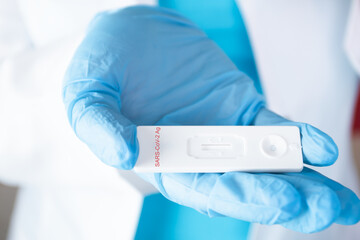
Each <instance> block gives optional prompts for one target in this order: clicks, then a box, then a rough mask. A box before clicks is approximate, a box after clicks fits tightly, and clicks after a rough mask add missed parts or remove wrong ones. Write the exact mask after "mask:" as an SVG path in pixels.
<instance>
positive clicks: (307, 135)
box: [253, 108, 339, 166]
mask: <svg viewBox="0 0 360 240" xmlns="http://www.w3.org/2000/svg"><path fill="white" fill-rule="evenodd" d="M253 124H254V125H281V126H297V127H299V130H300V134H301V143H302V150H303V159H304V163H306V164H310V165H313V166H329V165H332V164H333V163H334V162H335V161H336V159H337V158H338V155H339V152H338V148H337V146H336V144H335V142H334V141H333V139H332V138H331V137H330V136H328V135H327V134H325V133H324V132H322V131H320V130H319V129H317V128H315V127H313V126H311V125H309V124H305V123H299V122H292V121H289V120H287V119H285V118H283V117H281V116H279V115H277V114H275V113H273V112H271V111H269V110H268V109H265V108H264V109H262V110H260V111H259V113H258V114H257V116H256V118H255V119H254V122H253Z"/></svg>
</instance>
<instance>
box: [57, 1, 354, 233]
mask: <svg viewBox="0 0 360 240" xmlns="http://www.w3.org/2000/svg"><path fill="white" fill-rule="evenodd" d="M63 99H64V103H65V106H66V109H67V113H68V116H69V121H70V123H71V126H72V127H73V129H74V131H75V133H76V134H77V136H78V137H79V138H80V139H81V140H82V141H84V142H85V143H86V144H87V145H88V146H89V148H90V149H91V150H92V151H93V152H94V153H95V154H96V155H97V156H98V157H99V158H100V159H101V160H102V161H103V162H104V163H106V164H108V165H111V166H114V167H117V168H120V169H131V168H132V167H133V166H134V164H135V162H136V159H137V155H138V143H137V140H136V125H155V124H159V125H160V124H161V125H252V124H253V125H295V126H298V127H299V128H300V131H301V136H302V145H303V155H304V162H305V163H307V164H310V165H314V166H328V165H331V164H333V163H334V162H335V160H336V159H337V156H338V150H337V147H336V145H335V143H334V142H333V141H332V139H331V138H330V137H329V136H327V135H326V134H325V133H323V132H321V131H320V130H318V129H316V128H314V127H312V126H310V125H307V124H303V123H295V122H291V121H288V120H286V119H284V118H282V117H280V116H278V115H276V114H274V113H272V112H271V111H269V110H267V109H266V108H265V107H264V101H263V99H262V97H261V96H260V95H259V94H258V93H257V92H256V90H255V89H254V86H253V83H252V81H251V80H250V79H249V78H248V77H247V76H245V75H244V74H243V73H241V72H240V71H239V70H238V69H237V68H236V67H235V66H234V65H233V63H232V62H231V61H230V60H229V59H228V58H227V56H226V55H225V54H224V53H223V52H222V51H221V50H220V49H219V48H218V47H217V46H216V45H215V44H214V43H213V42H212V41H211V40H210V39H208V38H207V36H206V35H205V34H204V33H203V32H202V31H201V30H199V29H198V28H197V27H196V26H194V24H193V23H191V22H190V21H188V20H187V19H185V18H183V17H181V16H179V15H177V14H176V13H174V12H171V11H168V10H164V9H161V8H152V7H132V8H127V9H124V10H120V11H113V12H105V13H102V14H100V15H98V16H97V17H96V18H95V19H94V20H93V21H92V23H91V24H90V26H89V29H88V32H87V34H86V36H85V39H84V40H83V42H82V43H81V45H80V46H79V48H78V50H77V51H76V53H75V55H74V57H73V59H72V61H71V64H70V66H69V68H68V71H67V73H66V77H65V82H64V88H63ZM142 177H143V178H145V179H146V180H148V181H149V182H151V183H152V184H153V185H154V186H155V187H157V188H158V189H159V191H160V192H161V193H162V194H163V195H164V196H165V197H167V198H169V199H170V200H172V201H174V202H177V203H179V204H182V205H185V206H189V207H192V208H194V209H196V210H198V211H200V212H202V213H204V214H207V215H209V216H229V217H234V218H238V219H242V220H246V221H250V222H259V223H263V224H281V225H283V226H284V227H287V228H289V229H293V230H295V231H300V232H316V231H320V230H322V229H324V228H326V227H328V226H329V225H331V224H332V223H334V222H336V223H339V224H354V223H356V222H358V221H359V218H360V202H359V199H358V198H357V196H356V195H355V194H354V193H353V192H352V191H351V190H349V189H347V188H345V187H344V186H342V185H340V184H339V183H336V182H334V181H332V180H330V179H328V178H326V177H325V176H323V175H321V174H319V173H317V172H315V171H313V170H310V169H307V168H305V169H304V171H303V172H301V173H285V174H268V173H258V174H253V173H244V172H229V173H197V174H188V173H187V174H144V175H142Z"/></svg>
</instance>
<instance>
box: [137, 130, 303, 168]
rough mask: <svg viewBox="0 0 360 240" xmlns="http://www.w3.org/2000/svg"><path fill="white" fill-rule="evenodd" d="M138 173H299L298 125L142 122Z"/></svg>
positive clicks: (139, 135)
mask: <svg viewBox="0 0 360 240" xmlns="http://www.w3.org/2000/svg"><path fill="white" fill-rule="evenodd" d="M137 137H138V142H139V157H138V159H137V162H136V165H135V168H134V170H135V171H137V172H177V173H185V172H188V173H190V172H193V173H195V172H201V173H204V172H230V171H246V172H299V171H301V170H302V168H303V157H302V149H301V140H300V132H299V128H298V127H296V126H139V127H137Z"/></svg>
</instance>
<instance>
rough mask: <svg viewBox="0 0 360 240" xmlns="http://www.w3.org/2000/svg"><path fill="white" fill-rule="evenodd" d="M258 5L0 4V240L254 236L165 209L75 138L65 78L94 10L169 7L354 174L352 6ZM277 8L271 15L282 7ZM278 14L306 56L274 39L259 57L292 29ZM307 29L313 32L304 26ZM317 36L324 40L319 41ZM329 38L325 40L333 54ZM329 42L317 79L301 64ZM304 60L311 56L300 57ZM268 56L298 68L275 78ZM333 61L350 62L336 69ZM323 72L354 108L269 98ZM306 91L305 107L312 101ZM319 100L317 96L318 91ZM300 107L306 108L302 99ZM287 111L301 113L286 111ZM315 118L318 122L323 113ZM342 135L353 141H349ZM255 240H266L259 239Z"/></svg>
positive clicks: (75, 0)
mask: <svg viewBox="0 0 360 240" xmlns="http://www.w3.org/2000/svg"><path fill="white" fill-rule="evenodd" d="M265 2H266V1H265ZM265 2H264V1H262V0H256V1H246V0H238V1H235V0H222V1H217V0H197V1H192V0H167V1H166V0H159V1H155V0H154V1H152V0H143V1H142V0H120V1H118V0H102V1H97V0H63V1H56V0H32V1H30V0H0V113H1V116H2V118H1V120H0V240H5V239H15V240H17V239H134V238H135V239H179V240H180V239H187V240H188V239H205V238H206V239H250V237H249V236H250V235H249V234H250V232H251V231H252V227H250V224H249V223H247V222H243V221H239V220H235V219H229V218H216V219H209V218H207V217H205V216H203V215H201V214H199V213H197V212H196V211H194V210H192V209H189V208H186V207H181V206H179V205H177V204H174V203H172V202H170V201H168V200H166V199H165V198H163V197H162V196H161V195H160V194H158V193H156V191H155V190H154V189H153V188H152V187H151V186H149V185H148V184H146V183H144V182H142V181H141V180H140V179H137V177H136V176H135V175H132V174H131V173H127V172H120V173H119V172H118V171H117V170H115V169H113V168H111V167H108V166H105V165H104V164H102V163H101V162H100V161H99V160H98V159H96V157H94V156H93V154H92V153H91V152H90V151H89V150H88V149H87V147H86V146H84V145H83V144H82V143H81V142H80V141H79V140H78V139H77V138H76V137H75V135H74V134H73V132H72V130H71V129H70V127H69V124H68V123H67V119H66V116H65V111H64V107H63V105H62V101H61V81H62V77H63V75H64V71H65V69H66V66H67V64H68V62H69V60H70V58H71V56H72V53H73V52H74V50H75V49H76V46H77V45H78V44H79V42H80V41H81V38H82V36H83V34H84V32H85V30H86V25H87V24H88V22H89V21H90V20H91V19H92V18H93V16H94V15H95V14H96V13H97V12H99V11H104V10H108V9H117V8H121V7H125V6H129V5H134V4H150V5H160V6H163V7H167V8H170V9H174V10H176V11H178V12H180V13H181V14H183V15H184V16H186V17H188V18H189V19H191V20H192V21H194V22H195V23H196V24H197V25H198V26H199V27H200V28H201V29H203V30H204V31H205V32H206V33H207V35H208V36H209V37H210V38H211V39H212V40H214V41H215V42H216V43H217V44H218V45H219V46H220V47H221V48H222V49H223V50H224V52H225V53H226V54H227V55H228V56H229V58H230V59H231V60H232V61H233V62H234V63H235V65H236V66H237V67H238V68H239V69H240V70H241V71H244V72H245V73H246V74H248V75H249V76H250V77H251V78H252V79H253V80H254V84H255V86H256V88H257V90H258V92H259V93H262V94H264V95H265V97H267V100H268V101H269V105H270V107H272V108H273V109H275V110H277V111H278V112H280V113H281V114H283V115H285V116H287V117H289V118H290V119H296V120H299V121H306V122H310V123H312V124H314V125H315V126H323V127H321V129H325V130H326V131H327V132H330V133H331V134H330V135H331V136H334V137H335V141H336V142H337V143H338V142H339V143H340V145H339V146H340V149H341V153H342V154H344V155H341V156H340V160H342V159H349V162H351V163H349V165H346V167H348V166H353V165H354V164H355V163H356V164H355V165H354V166H357V169H358V171H359V170H360V167H359V166H360V97H359V94H358V90H357V89H358V88H357V87H355V88H354V87H353V86H357V80H356V78H357V77H356V74H355V71H353V70H349V69H351V67H350V63H349V62H348V61H347V60H345V59H346V56H345V55H346V54H345V51H344V50H343V45H342V42H343V39H344V35H345V29H346V23H347V19H348V17H347V16H348V15H349V12H350V6H351V4H352V1H350V0H349V1H337V0H330V1H325V0H321V1H317V3H316V4H318V5H316V6H312V4H313V1H311V0H306V1H290V2H287V1H285V0H274V1H272V2H271V4H266V3H265ZM299 4H300V5H299ZM270 5H271V6H270ZM323 5H324V6H327V7H323ZM299 6H301V7H299ZM275 7H278V10H276V9H275ZM257 9H260V10H261V11H264V12H261V11H260V10H259V11H257ZM284 9H290V10H291V11H294V12H296V13H297V12H299V13H303V15H304V16H305V19H302V18H301V21H299V18H297V19H292V18H291V16H295V15H296V14H291V12H288V13H286V11H285V10H284ZM320 10H321V12H323V13H324V15H326V18H325V20H324V22H325V23H323V22H322V21H321V20H317V17H319V16H320V15H321V14H318V11H320ZM273 11H274V14H273V15H272V16H271V19H273V20H274V21H273V22H272V21H270V20H269V19H265V18H262V16H264V15H266V14H265V13H272V12H273ZM276 11H277V12H276ZM301 11H303V12H301ZM311 14H313V15H311ZM299 15H300V14H299ZM274 16H277V17H279V19H280V20H281V17H285V19H289V21H288V22H287V23H290V22H291V21H293V23H294V24H296V26H297V32H296V33H295V34H290V33H289V34H290V35H292V36H293V39H291V41H294V46H296V47H294V46H292V45H291V44H288V46H289V47H291V49H296V48H299V47H298V45H296V41H297V40H298V41H299V42H306V44H305V45H306V49H305V50H303V49H298V51H296V50H294V51H292V50H291V51H289V50H287V49H286V46H287V45H286V44H282V43H281V41H279V42H277V39H275V38H272V37H270V35H268V36H266V44H268V45H266V47H267V49H273V48H271V47H269V46H270V45H271V44H273V43H277V44H278V45H280V46H281V47H284V50H279V49H276V51H277V52H276V54H273V53H272V52H271V51H262V50H261V49H262V46H265V45H264V44H263V42H265V39H264V37H263V35H262V34H263V33H264V32H266V31H270V30H271V31H273V32H274V33H280V32H284V29H286V31H289V32H291V30H290V28H287V27H288V26H287V25H286V24H283V25H281V24H280V22H281V23H283V22H284V21H280V20H279V19H277V18H276V17H274ZM254 19H260V20H258V21H255V20H254ZM306 19H311V20H313V21H315V22H316V24H314V26H313V28H310V30H309V32H307V33H309V34H310V35H311V33H312V32H311V31H313V32H314V33H317V32H319V30H318V29H317V28H319V29H322V30H324V33H321V34H319V36H318V38H317V39H315V41H314V42H315V43H316V42H317V43H319V45H318V44H314V45H312V43H311V41H310V40H309V39H311V38H309V39H308V38H306V36H307V35H306V34H303V33H302V32H301V29H302V27H301V23H300V22H306V21H305V20H306ZM339 19H340V20H339ZM261 20H262V21H263V22H261ZM303 20H304V21H303ZM274 22H277V23H279V24H278V25H279V26H280V27H279V28H278V29H276V28H275V27H274V28H270V27H268V25H266V24H274ZM334 23H336V24H334ZM322 24H323V25H322ZM259 26H261V27H262V28H261V29H260V28H259ZM281 27H283V28H281ZM258 29H260V30H258ZM264 29H266V31H265V30H264ZM269 29H270V30H269ZM291 29H294V27H293V26H292V27H291ZM303 29H309V28H308V26H306V25H304V26H303ZM304 31H305V30H304ZM306 31H308V30H306ZM297 34H298V35H297ZM274 35H276V34H274ZM315 35H316V34H314V36H315ZM259 36H260V37H259ZM316 36H317V35H316ZM302 37H304V39H305V40H304V39H303V38H302ZM258 39H262V41H263V42H261V40H258ZM323 39H326V43H324V41H323ZM327 39H331V41H330V40H329V44H328V45H327ZM335 44H337V45H336V48H335V49H336V53H334V54H332V53H331V54H327V53H326V54H325V55H324V56H325V57H326V59H327V60H326V61H325V60H323V58H317V56H315V57H314V58H313V62H312V63H311V64H310V65H311V66H318V67H319V68H318V69H320V70H316V72H313V70H312V68H311V67H310V65H309V66H307V65H306V62H308V61H307V59H309V57H310V58H311V57H312V55H311V54H313V53H314V49H315V51H317V50H318V51H319V52H321V50H322V49H326V50H324V51H327V50H328V49H330V48H331V49H332V48H333V47H334V46H335ZM274 51H275V50H274ZM264 52H265V53H264ZM299 52H300V53H301V52H302V53H304V52H306V53H309V55H308V56H305V55H306V54H305V55H301V54H299ZM330 52H331V51H330ZM264 54H265V55H266V54H270V56H271V57H270V59H271V62H272V64H278V65H281V64H283V63H284V62H286V63H288V64H289V66H290V62H292V61H291V59H292V60H293V59H298V60H295V61H298V62H296V63H295V61H294V62H292V63H293V65H296V66H297V67H298V68H296V69H293V68H292V67H283V68H281V69H280V70H277V68H276V66H275V65H272V64H271V63H270V62H268V63H265V64H264V59H266V57H267V56H265V55H264ZM319 55H320V54H319ZM284 56H286V57H284ZM280 58H282V59H283V60H281V59H280ZM286 58H288V59H290V60H287V59H286ZM302 58H304V59H305V60H303V59H302ZM279 59H280V60H279ZM331 59H337V60H336V61H340V60H341V61H342V62H345V63H344V64H338V62H336V61H335V60H334V61H332V60H331ZM301 61H303V62H301ZM327 61H328V62H327ZM317 64H318V65H317ZM338 65H341V66H343V65H344V66H345V65H346V66H345V67H343V68H342V69H340V70H337V68H336V67H333V66H338ZM267 66H269V67H267ZM270 66H271V67H270ZM269 68H271V71H270V70H269ZM322 68H324V69H326V71H327V72H328V73H327V74H328V75H329V76H338V74H337V72H336V73H334V72H332V71H338V72H341V71H346V72H350V73H351V74H349V75H351V77H348V78H349V79H350V80H351V81H353V82H352V85H351V86H350V87H349V88H352V89H354V94H353V95H351V94H347V93H346V92H345V95H347V96H349V97H350V96H351V97H353V98H354V99H349V102H350V103H351V104H348V103H347V102H345V103H344V104H346V108H344V107H343V105H341V104H342V103H340V102H337V104H335V105H331V102H330V101H329V102H326V101H325V100H324V102H326V104H325V103H322V104H323V105H319V106H321V107H317V109H316V110H314V112H312V111H311V110H309V109H310V108H306V107H305V106H306V105H304V104H300V103H299V100H298V99H296V97H295V96H296V92H299V91H300V90H298V91H297V90H296V89H295V90H293V91H294V92H295V93H294V92H291V91H289V92H288V95H287V98H286V99H287V100H288V101H285V102H286V103H285V102H284V101H283V100H282V99H280V100H279V99H277V98H276V96H279V95H281V94H283V93H282V92H285V91H286V90H287V89H288V88H286V87H284V88H281V87H278V88H276V89H275V90H274V88H272V87H273V86H276V81H277V80H279V79H280V80H281V79H282V80H283V82H286V81H288V79H290V78H298V79H300V81H298V82H302V85H304V86H306V85H307V84H310V83H311V82H313V80H312V78H311V76H317V77H319V78H322V77H323V75H322V74H321V69H322ZM339 68H341V67H339ZM274 69H275V70H274ZM286 69H287V70H286ZM309 69H310V70H309ZM344 69H345V70H344ZM306 71H308V72H306ZM294 72H295V73H296V74H294ZM281 74H283V75H281ZM286 74H288V75H286ZM328 75H326V76H328ZM289 76H290V77H289ZM347 76H348V75H347ZM323 78H324V79H326V77H323ZM334 78H335V77H334ZM345 78H346V77H345ZM345 78H344V79H343V81H345V80H346V79H345ZM306 79H308V81H307V80H306ZM326 80H328V79H326ZM350 80H349V82H351V81H350ZM329 81H330V80H329ZM334 81H335V80H334ZM336 81H339V80H338V79H337V80H336ZM309 82H310V83H309ZM345 85H346V83H345ZM330 87H333V88H335V89H337V88H338V87H337V85H336V84H335V85H331V86H328V88H330ZM295 88H296V87H295ZM284 94H285V93H284ZM304 94H305V93H304ZM307 94H308V95H307V96H309V97H308V98H309V99H310V103H311V97H310V96H311V94H312V93H311V92H307ZM316 94H318V92H315V93H314V95H316ZM289 96H290V97H289ZM291 96H294V99H293V100H290V98H291ZM301 98H303V95H301ZM355 98H357V100H356V101H355ZM278 102H280V104H279V103H278ZM355 102H356V104H355ZM307 103H308V104H309V101H308V102H307ZM328 105H329V106H330V105H331V106H332V107H333V108H334V109H337V108H340V109H341V108H342V109H349V110H348V112H346V114H347V115H346V116H345V115H341V116H342V120H341V121H340V122H339V123H338V122H336V121H335V120H334V121H329V120H328V119H329V118H328V116H329V115H326V112H327V111H328V108H329V107H328ZM294 109H296V110H297V113H298V115H296V114H293V110H294ZM301 109H302V110H301ZM319 109H322V110H323V112H324V113H321V114H319ZM306 112H308V113H307V114H308V115H313V116H314V115H316V113H318V114H317V115H319V117H318V118H316V117H315V119H311V118H306V117H303V116H305V115H306ZM314 113H315V114H314ZM322 114H323V115H322ZM331 114H332V115H330V116H337V115H338V114H339V113H338V112H336V111H335V112H332V113H331ZM299 116H300V118H299ZM323 122H326V123H325V124H323ZM329 122H331V123H334V124H335V125H331V124H330V123H329ZM335 122H336V123H335ZM336 124H338V125H336ZM334 126H335V127H334ZM344 129H345V130H344ZM338 132H340V133H338ZM342 133H344V136H342V135H341V134H342ZM348 133H349V134H348ZM350 137H351V141H350ZM348 138H349V141H347V140H344V139H348ZM351 144H352V145H351ZM349 145H351V146H349ZM346 151H348V152H349V153H348V154H347V153H346ZM344 152H345V153H344ZM352 155H354V158H355V161H354V160H353V159H352V157H351V156H352ZM351 164H352V165H351ZM337 166H338V167H339V168H340V169H341V170H339V172H338V173H337V174H334V176H333V177H334V178H335V179H336V180H338V181H340V182H342V183H343V182H345V183H346V185H347V186H348V182H350V187H352V186H354V188H356V186H357V185H358V180H357V178H356V177H354V178H352V176H353V175H356V173H355V172H356V170H355V169H356V168H352V170H354V171H355V172H354V173H349V172H347V170H346V167H342V165H341V163H340V165H337ZM329 174H330V175H331V173H329ZM344 175H349V176H350V177H349V178H350V179H351V180H342V178H341V176H344ZM354 179H356V180H354ZM347 181H348V182H347ZM355 191H356V189H355ZM120 206H125V207H120ZM159 226H160V227H159ZM159 229H161V230H159ZM265 232H266V231H264V234H265ZM60 233H61V234H60ZM270 236H271V235H270ZM284 236H285V235H284ZM253 239H255V238H253ZM257 239H263V238H262V237H261V235H258V238H257ZM279 239H280V238H279ZM284 239H295V238H284ZM317 239H322V238H317ZM323 239H328V238H323Z"/></svg>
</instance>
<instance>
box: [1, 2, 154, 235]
mask: <svg viewBox="0 0 360 240" xmlns="http://www.w3.org/2000/svg"><path fill="white" fill-rule="evenodd" d="M135 3H137V1H120V2H119V1H116V0H105V1H96V0H90V1H89V0H77V1H73V0H71V1H70V0H62V1H45V0H35V1H34V0H31V1H30V0H19V1H13V0H1V1H0V50H1V51H0V112H1V119H0V181H1V182H3V183H7V184H10V185H15V186H18V187H19V193H18V196H17V200H16V204H15V208H14V213H13V217H12V222H11V226H10V230H9V237H8V238H9V239H14V240H23V239H24V240H27V239H29V240H32V239H34V240H35V239H36V240H38V239H39V240H47V239H61V240H63V239H76V240H79V239H86V240H87V239H132V238H133V237H134V234H135V232H136V229H137V225H138V220H139V216H140V213H141V209H142V202H143V196H144V194H146V192H144V191H141V190H143V189H144V187H145V188H147V189H146V190H147V191H148V192H149V191H150V192H152V191H153V188H152V187H149V186H148V185H149V184H143V182H142V181H140V183H139V182H137V185H136V187H134V185H133V184H132V183H133V179H134V176H130V177H129V176H128V175H129V174H130V173H126V174H125V175H126V176H125V177H124V175H121V176H120V175H119V172H118V171H117V170H116V169H114V168H112V167H109V166H106V165H105V164H103V163H101V162H100V161H99V160H98V159H97V158H96V157H95V156H94V155H93V154H92V153H91V152H90V150H89V149H88V148H87V146H85V144H83V143H82V142H81V141H80V140H78V139H77V137H76V136H75V134H74V133H73V131H72V129H71V128H70V125H69V123H68V122H67V117H66V113H65V109H64V106H63V104H62V100H61V84H62V78H63V76H64V73H65V69H66V67H67V65H68V64H69V61H70V59H71V56H72V54H73V53H74V51H75V49H76V46H77V45H78V44H79V42H80V40H81V37H82V36H83V33H84V31H85V29H86V26H87V24H88V22H89V21H90V19H91V18H92V17H93V16H94V15H95V14H96V13H97V12H98V11H101V10H105V9H114V8H119V7H124V6H126V5H129V4H135ZM130 175H131V174H130ZM129 181H130V182H129ZM135 181H137V180H135Z"/></svg>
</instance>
